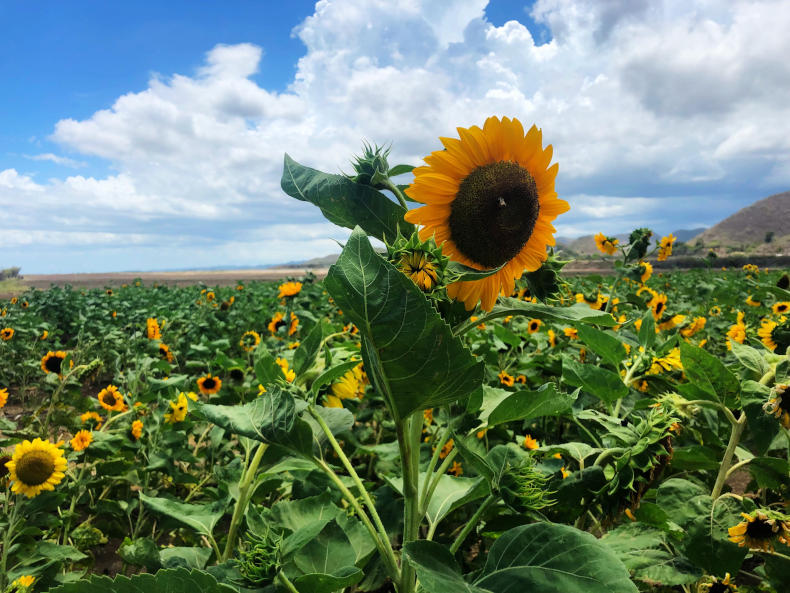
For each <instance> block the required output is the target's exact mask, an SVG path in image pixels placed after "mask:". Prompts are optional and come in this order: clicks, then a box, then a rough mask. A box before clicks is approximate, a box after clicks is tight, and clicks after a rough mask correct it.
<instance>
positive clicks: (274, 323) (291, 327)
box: [267, 311, 299, 336]
mask: <svg viewBox="0 0 790 593" xmlns="http://www.w3.org/2000/svg"><path fill="white" fill-rule="evenodd" d="M267 327H268V329H269V331H270V332H271V333H272V334H276V333H277V332H278V331H279V330H280V328H281V327H287V328H288V335H289V336H292V335H294V334H295V333H296V328H297V327H299V318H298V317H297V316H296V315H295V314H294V313H293V311H292V312H291V323H290V324H289V323H287V322H286V321H285V315H284V314H283V313H281V312H280V311H278V312H277V313H275V314H274V317H272V320H271V321H270V322H269V325H268V326H267Z"/></svg>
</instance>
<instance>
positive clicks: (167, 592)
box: [50, 568, 237, 593]
mask: <svg viewBox="0 0 790 593" xmlns="http://www.w3.org/2000/svg"><path fill="white" fill-rule="evenodd" d="M197 591H200V593H237V590H236V589H235V588H234V587H230V586H228V585H222V584H220V583H218V582H217V579H215V578H214V577H213V576H211V575H210V574H208V573H207V572H203V571H201V570H191V571H190V570H187V569H185V568H174V569H166V570H160V571H159V572H157V573H156V574H138V575H135V576H133V577H126V576H121V575H119V576H117V577H115V579H111V578H109V577H105V576H97V575H91V576H90V577H89V578H87V579H86V580H82V581H77V582H75V583H68V584H65V585H61V586H60V587H55V588H54V589H50V593H195V592H197Z"/></svg>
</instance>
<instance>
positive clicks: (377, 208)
mask: <svg viewBox="0 0 790 593" xmlns="http://www.w3.org/2000/svg"><path fill="white" fill-rule="evenodd" d="M280 185H281V187H282V188H283V191H284V192H285V193H287V194H288V195H289V196H291V197H294V198H296V199H297V200H302V201H303V202H310V203H312V204H315V205H316V206H318V207H319V208H320V209H321V212H322V213H323V215H324V216H325V217H326V219H327V220H329V221H330V222H333V223H335V224H337V225H339V226H343V227H346V228H349V229H353V228H354V227H356V226H359V227H361V228H363V229H364V230H365V232H366V233H368V234H369V235H371V236H373V237H376V238H377V239H381V238H386V239H387V241H390V242H392V241H394V240H395V238H396V235H397V230H398V228H400V231H401V234H402V235H404V236H406V237H409V236H411V234H412V232H413V231H414V226H413V225H411V224H409V223H408V222H405V221H404V220H403V215H404V214H405V213H406V209H405V208H403V206H401V205H400V204H396V203H395V202H393V201H392V200H390V199H389V198H387V196H385V195H384V194H382V193H381V192H379V191H377V190H375V189H373V188H372V187H370V186H369V185H363V184H361V183H356V182H355V181H352V180H351V179H349V178H348V177H345V176H343V175H329V174H328V173H322V172H321V171H317V170H315V169H311V168H310V167H305V166H304V165H300V164H299V163H297V162H296V161H295V160H293V159H292V158H291V157H290V156H288V155H287V154H286V155H285V162H284V164H283V176H282V180H281V181H280Z"/></svg>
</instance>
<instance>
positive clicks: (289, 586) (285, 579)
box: [277, 570, 299, 593]
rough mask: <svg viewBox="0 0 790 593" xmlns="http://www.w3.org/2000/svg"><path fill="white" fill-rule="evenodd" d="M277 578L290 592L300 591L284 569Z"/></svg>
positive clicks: (297, 592)
mask: <svg viewBox="0 0 790 593" xmlns="http://www.w3.org/2000/svg"><path fill="white" fill-rule="evenodd" d="M277 578H278V579H279V581H280V582H281V583H282V584H283V586H284V587H285V588H286V589H288V591H289V592H290V593H299V589H297V588H296V586H295V585H294V584H293V583H292V582H291V581H290V580H289V579H288V577H287V576H285V573H284V572H283V571H282V570H281V571H280V572H278V573H277Z"/></svg>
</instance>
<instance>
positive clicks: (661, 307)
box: [656, 303, 664, 315]
mask: <svg viewBox="0 0 790 593" xmlns="http://www.w3.org/2000/svg"><path fill="white" fill-rule="evenodd" d="M663 310H664V303H656V315H661V312H662V311H663Z"/></svg>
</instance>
